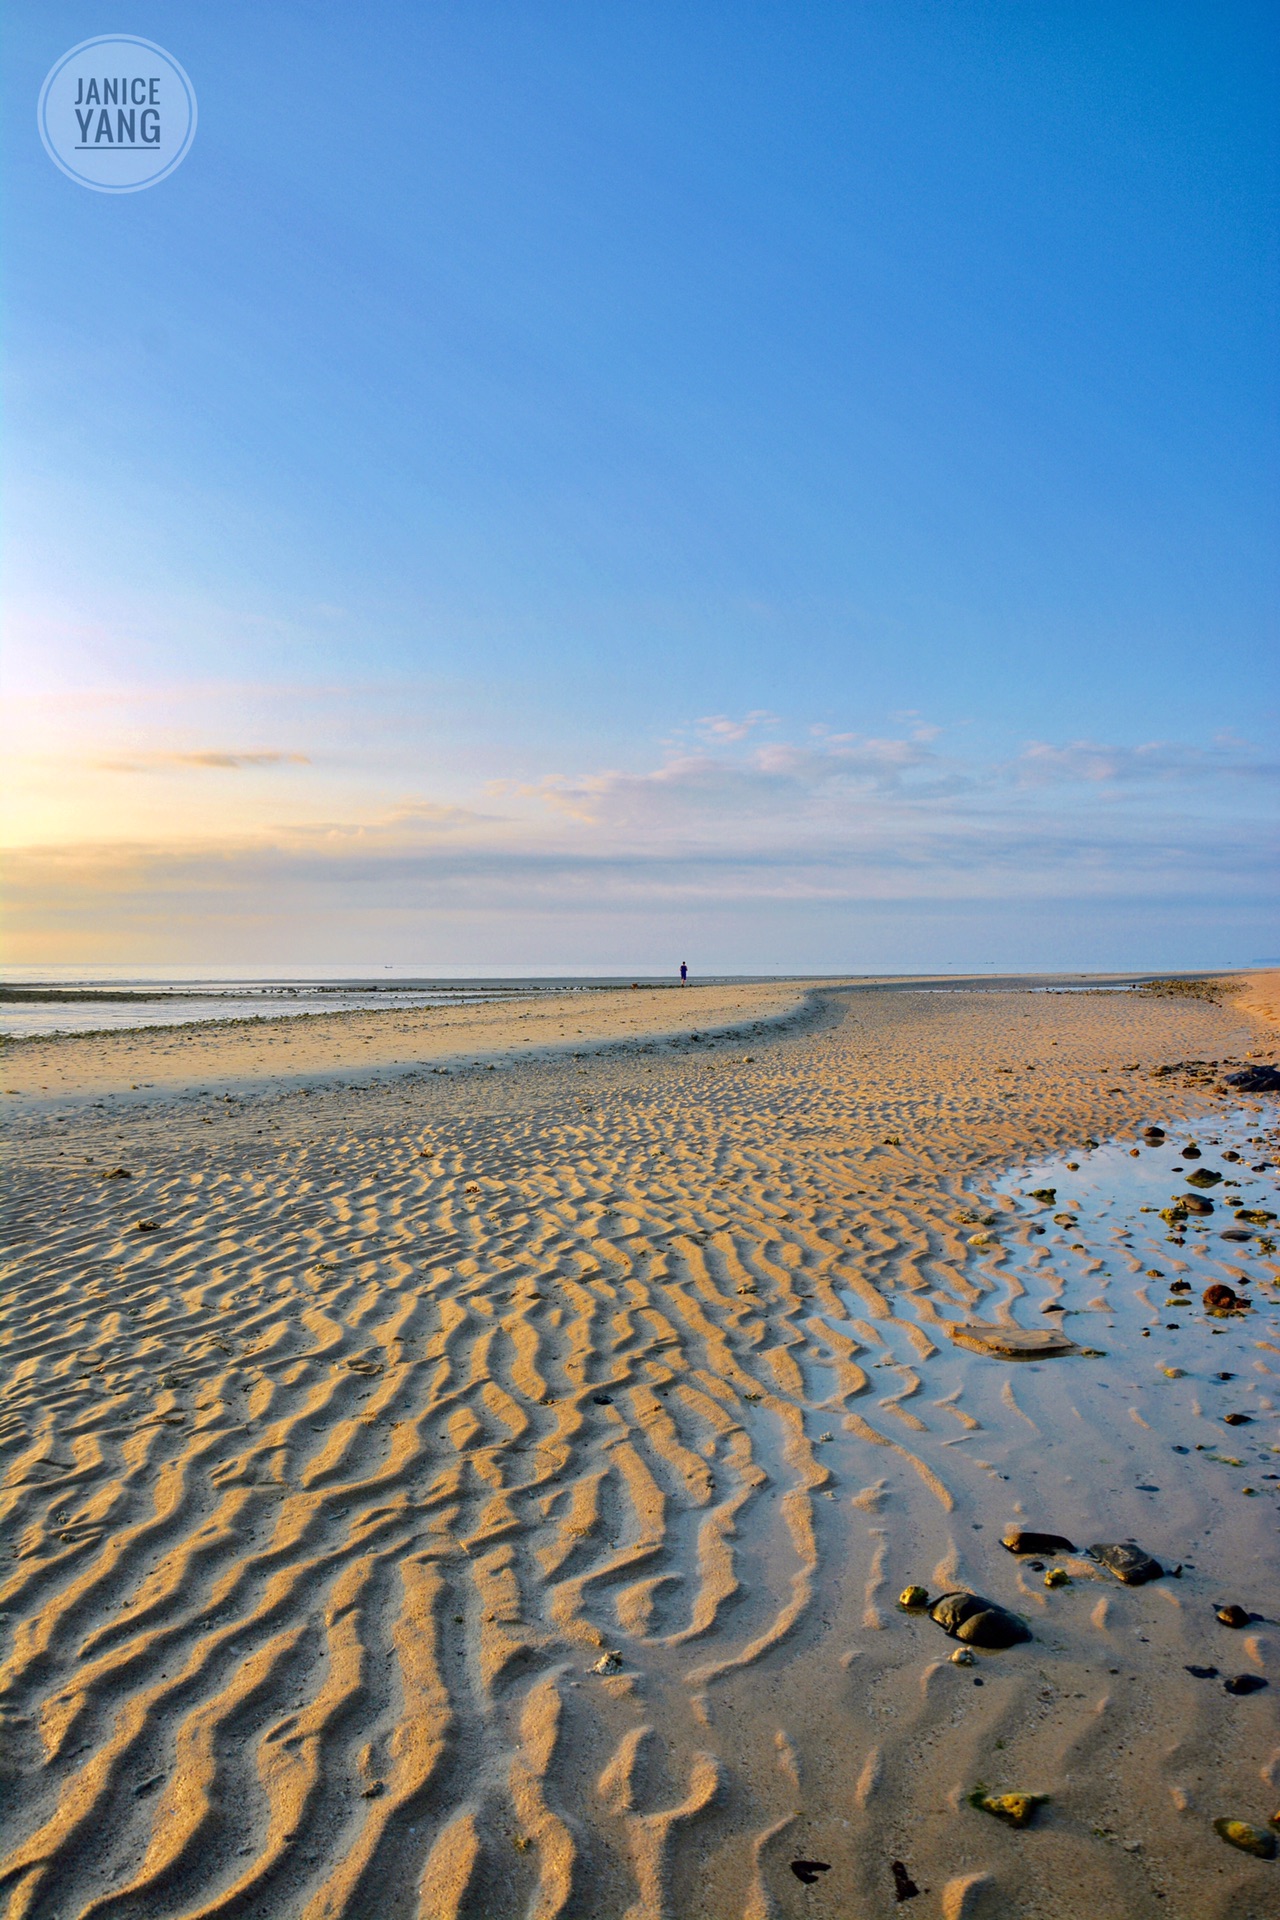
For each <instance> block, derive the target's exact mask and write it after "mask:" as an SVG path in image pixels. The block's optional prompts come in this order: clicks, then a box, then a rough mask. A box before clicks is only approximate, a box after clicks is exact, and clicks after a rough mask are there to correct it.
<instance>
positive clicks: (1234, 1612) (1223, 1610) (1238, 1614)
mask: <svg viewBox="0 0 1280 1920" xmlns="http://www.w3.org/2000/svg"><path fill="white" fill-rule="evenodd" d="M1214 1612H1215V1613H1216V1614H1217V1616H1218V1618H1219V1620H1221V1622H1222V1624H1223V1626H1224V1627H1247V1626H1248V1624H1249V1616H1248V1614H1247V1613H1246V1612H1245V1610H1244V1608H1243V1607H1238V1606H1236V1604H1235V1602H1234V1601H1232V1603H1231V1605H1230V1606H1229V1607H1215V1608H1214Z"/></svg>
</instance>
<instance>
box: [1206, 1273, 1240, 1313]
mask: <svg viewBox="0 0 1280 1920" xmlns="http://www.w3.org/2000/svg"><path fill="white" fill-rule="evenodd" d="M1200 1298H1201V1299H1202V1300H1203V1302H1204V1306H1205V1311H1206V1312H1208V1313H1238V1312H1239V1310H1240V1309H1241V1307H1245V1306H1247V1305H1248V1304H1249V1303H1248V1301H1247V1300H1242V1299H1241V1297H1240V1295H1239V1294H1238V1293H1237V1292H1236V1290H1235V1288H1234V1287H1229V1286H1227V1285H1226V1284H1225V1283H1224V1282H1223V1281H1221V1280H1217V1281H1215V1282H1214V1284H1213V1286H1211V1287H1206V1288H1205V1290H1204V1292H1203V1293H1202V1294H1201V1296H1200Z"/></svg>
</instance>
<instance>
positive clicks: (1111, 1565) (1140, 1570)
mask: <svg viewBox="0 0 1280 1920" xmlns="http://www.w3.org/2000/svg"><path fill="white" fill-rule="evenodd" d="M1089 1552H1090V1553H1091V1554H1092V1555H1093V1557H1094V1559H1095V1560H1098V1561H1100V1562H1101V1563H1102V1565H1103V1566H1104V1567H1105V1568H1106V1569H1107V1572H1108V1573H1114V1575H1115V1577H1116V1579H1117V1580H1123V1581H1124V1584H1125V1586H1126V1587H1141V1586H1143V1585H1145V1583H1146V1582H1147V1581H1148V1580H1159V1579H1160V1577H1161V1576H1162V1574H1163V1573H1164V1568H1163V1567H1162V1566H1161V1565H1160V1562H1159V1561H1158V1560H1153V1559H1152V1557H1151V1555H1150V1554H1149V1553H1146V1552H1144V1551H1143V1549H1142V1548H1141V1547H1135V1546H1134V1544H1133V1541H1132V1540H1115V1541H1100V1542H1098V1543H1097V1544H1095V1545H1094V1546H1092V1547H1090V1548H1089Z"/></svg>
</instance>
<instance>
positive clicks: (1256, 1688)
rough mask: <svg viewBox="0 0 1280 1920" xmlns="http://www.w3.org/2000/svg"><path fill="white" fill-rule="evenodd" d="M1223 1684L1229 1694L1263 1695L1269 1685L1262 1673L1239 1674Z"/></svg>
mask: <svg viewBox="0 0 1280 1920" xmlns="http://www.w3.org/2000/svg"><path fill="white" fill-rule="evenodd" d="M1222 1684H1223V1686H1224V1687H1225V1688H1226V1690H1227V1692H1228V1693H1261V1691H1262V1689H1263V1688H1264V1687H1265V1686H1266V1684H1267V1683H1266V1681H1265V1680H1264V1679H1263V1677H1262V1675H1261V1674H1260V1673H1237V1674H1234V1675H1233V1676H1232V1678H1231V1679H1230V1680H1224V1681H1223V1683H1222Z"/></svg>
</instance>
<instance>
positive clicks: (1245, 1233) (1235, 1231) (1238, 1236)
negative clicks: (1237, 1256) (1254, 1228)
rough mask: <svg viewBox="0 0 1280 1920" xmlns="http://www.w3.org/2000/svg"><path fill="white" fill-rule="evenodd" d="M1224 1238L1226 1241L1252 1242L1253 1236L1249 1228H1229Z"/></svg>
mask: <svg viewBox="0 0 1280 1920" xmlns="http://www.w3.org/2000/svg"><path fill="white" fill-rule="evenodd" d="M1222 1238H1223V1239H1224V1240H1252V1238H1253V1235H1252V1234H1251V1233H1250V1231H1249V1229H1248V1227H1228V1228H1227V1229H1226V1231H1225V1232H1224V1233H1223V1235H1222Z"/></svg>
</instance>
